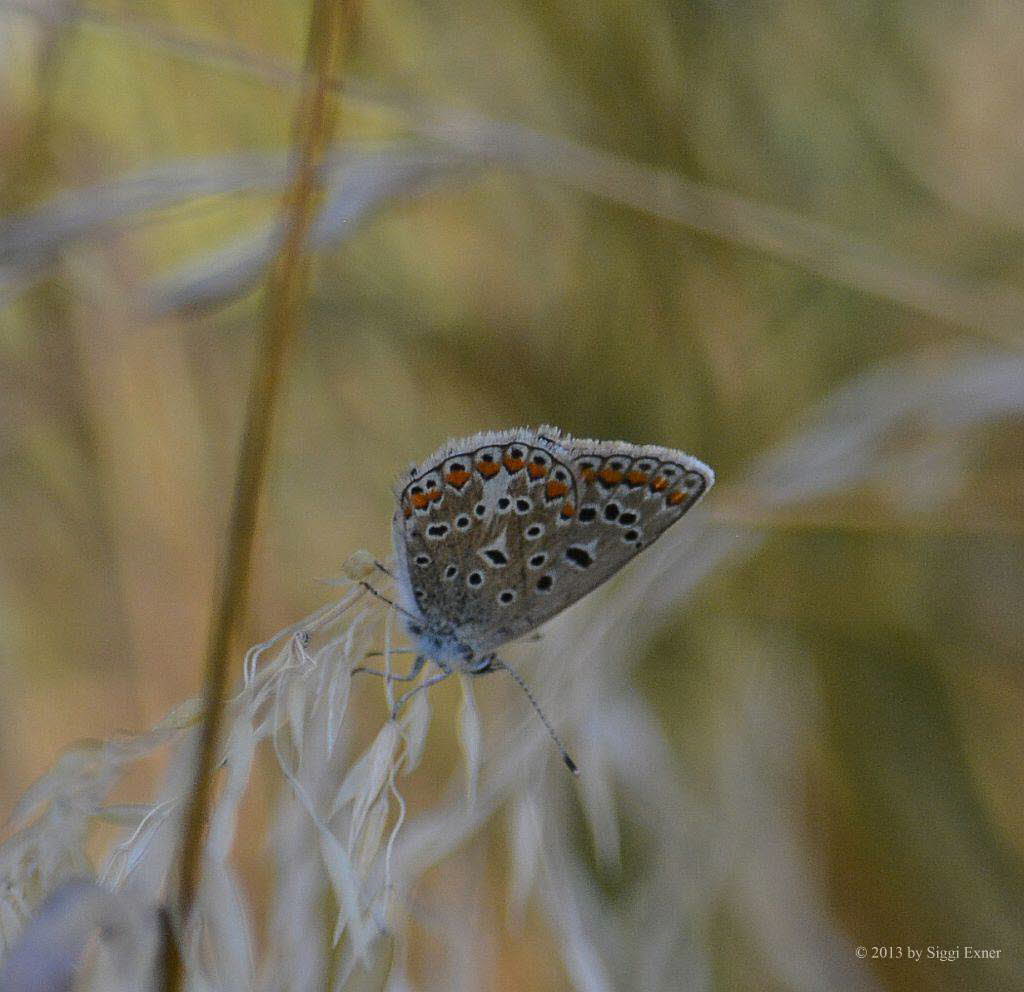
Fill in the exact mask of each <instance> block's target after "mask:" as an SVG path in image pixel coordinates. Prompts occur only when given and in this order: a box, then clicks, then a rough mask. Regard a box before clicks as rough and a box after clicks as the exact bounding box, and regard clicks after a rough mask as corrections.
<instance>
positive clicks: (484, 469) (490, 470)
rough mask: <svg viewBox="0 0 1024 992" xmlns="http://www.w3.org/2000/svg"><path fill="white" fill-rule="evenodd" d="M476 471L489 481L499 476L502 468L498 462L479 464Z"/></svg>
mask: <svg viewBox="0 0 1024 992" xmlns="http://www.w3.org/2000/svg"><path fill="white" fill-rule="evenodd" d="M476 470H477V471H478V472H479V473H480V474H481V475H482V476H483V477H484V478H485V479H489V478H490V477H491V476H492V475H497V474H498V473H499V472H500V471H501V466H500V465H499V464H498V463H497V462H483V461H481V462H477V463H476Z"/></svg>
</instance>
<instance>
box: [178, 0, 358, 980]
mask: <svg viewBox="0 0 1024 992" xmlns="http://www.w3.org/2000/svg"><path fill="white" fill-rule="evenodd" d="M348 14H349V7H348V3H347V0H314V2H313V8H312V13H311V18H310V25H309V41H308V45H307V50H306V70H307V71H306V78H305V82H304V86H303V89H302V93H301V97H300V101H299V106H298V109H297V112H296V117H295V143H294V148H295V160H294V173H293V178H292V182H291V184H290V187H289V189H288V191H287V193H286V196H285V200H284V204H283V209H282V223H281V246H280V250H279V251H278V253H277V256H276V258H275V259H274V262H273V264H272V266H271V269H270V272H269V276H268V281H267V290H266V300H265V319H264V322H263V329H262V333H261V336H260V342H259V350H258V354H257V358H256V366H255V369H254V372H253V380H252V386H251V389H250V392H249V401H248V408H247V411H246V421H245V430H244V433H243V436H242V445H241V450H240V452H239V456H238V468H237V474H236V478H235V489H234V496H233V499H232V504H231V519H230V523H229V527H228V535H227V545H226V551H225V562H224V570H223V575H222V578H221V584H220V589H219V596H218V602H217V608H216V612H215V614H214V616H213V620H212V627H211V630H210V639H209V642H208V644H207V650H206V675H205V684H204V707H203V725H202V731H201V735H200V740H199V749H198V756H197V759H196V771H195V781H194V787H193V789H192V792H191V795H190V800H189V804H188V808H187V810H186V813H185V820H184V829H183V834H182V850H181V864H180V872H179V876H178V888H177V903H176V910H177V912H176V914H175V915H176V917H177V931H178V934H179V938H180V935H182V934H184V933H185V932H186V928H187V925H188V922H189V918H190V916H191V914H192V910H193V907H194V905H195V901H196V894H197V892H198V890H199V884H200V880H201V877H202V861H203V857H202V855H203V843H204V839H205V834H206V821H207V818H208V816H209V809H210V802H211V796H212V791H213V775H214V771H215V767H214V766H215V764H216V760H217V750H218V742H219V739H220V736H221V728H222V725H223V722H224V703H225V698H226V695H227V688H228V684H229V676H230V673H231V665H230V652H231V649H232V647H233V645H234V644H235V642H236V641H237V634H238V630H239V626H240V624H241V622H242V619H243V617H244V614H245V608H246V600H247V597H248V589H249V573H250V570H251V564H252V548H253V538H254V535H255V531H256V520H257V513H258V510H259V497H260V493H261V491H262V488H263V480H264V476H265V474H266V465H267V456H268V452H269V450H270V441H271V429H272V426H273V418H274V411H275V408H276V406H277V400H278V396H279V393H280V388H281V381H282V378H283V375H284V371H285V368H286V363H287V359H288V355H289V353H290V351H291V348H292V345H293V341H294V338H295V335H296V330H297V327H298V323H299V311H300V304H301V300H302V297H303V292H304V289H305V283H306V271H307V265H306V258H305V246H306V242H307V239H308V235H309V231H310V228H311V227H312V224H313V221H314V219H315V217H316V214H317V208H318V206H319V202H320V199H321V188H320V171H321V165H322V163H323V159H324V153H325V150H326V148H327V144H328V141H329V139H330V135H331V132H332V129H333V126H334V113H333V98H332V94H331V86H332V82H334V81H336V80H337V78H338V74H339V73H338V70H339V68H340V66H339V63H340V56H341V50H342V42H343V39H344V36H345V27H346V24H347V21H348ZM164 956H165V961H164V979H165V980H164V987H165V989H167V990H168V992H181V990H183V989H184V987H185V978H186V976H185V964H184V958H183V955H182V953H181V950H180V948H179V947H177V946H174V942H173V941H171V942H168V949H167V950H166V951H165V955H164Z"/></svg>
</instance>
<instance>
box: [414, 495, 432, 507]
mask: <svg viewBox="0 0 1024 992" xmlns="http://www.w3.org/2000/svg"><path fill="white" fill-rule="evenodd" d="M409 499H411V500H412V505H413V506H415V507H416V509H417V510H422V509H423V508H424V507H425V506H428V505H429V503H430V496H428V495H427V494H426V493H413V494H412V495H411V496H410V497H409Z"/></svg>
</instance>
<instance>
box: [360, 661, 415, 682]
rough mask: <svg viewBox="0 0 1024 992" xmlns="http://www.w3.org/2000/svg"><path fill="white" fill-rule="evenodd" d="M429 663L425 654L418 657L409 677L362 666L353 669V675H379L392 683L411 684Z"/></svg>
mask: <svg viewBox="0 0 1024 992" xmlns="http://www.w3.org/2000/svg"><path fill="white" fill-rule="evenodd" d="M426 663H427V656H426V655H423V654H418V655H416V660H415V661H414V662H413V663H412V668H411V669H410V670H409V674H408V675H395V674H394V673H393V672H381V671H378V670H377V669H376V668H367V667H366V666H365V665H360V666H359V667H358V668H353V669H352V674H353V675H358V674H360V673H364V674H366V675H379V676H380V677H381V678H382V679H389V680H390V681H392V682H411V681H412V680H413V679H414V678H416V677H417V676H418V675H419V674H420V672H422V671H423V666H424V665H425V664H426Z"/></svg>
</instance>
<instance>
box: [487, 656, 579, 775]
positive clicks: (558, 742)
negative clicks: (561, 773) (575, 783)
mask: <svg viewBox="0 0 1024 992" xmlns="http://www.w3.org/2000/svg"><path fill="white" fill-rule="evenodd" d="M491 668H500V669H501V670H502V671H503V672H508V674H509V675H510V676H512V681H513V682H515V684H516V685H517V686H519V688H520V689H522V690H523V692H525V693H526V698H527V699H528V700H530V705H531V706H533V708H534V709H535V710H536V711H537V716H539V717H540V721H541V723H543V724H544V726H545V727H546V728H547V731H548V733H549V734H550V735H551V739H552V740H553V741H554V742H555V747H557V748H558V750H559V753H560V754H561V755H562V761H564V762H565V767H566V768H568V769H569V771H571V772H572V773H573V775H579V773H580V770H579V768H578V767H577V766H576V762H575V761H573V760H572V758H570V757H569V752H568V751H566V749H565V745H564V744H563V743H562V739H561V738H560V737H559V736H558V734H556V733H555V728H554V727H552V726H551V724H550V723H548V718H547V717H546V716H545V715H544V711H543V710H542V709H541V708H540V703H538V702H537V700H536V699H534V698H533V693H532V692H530V689H529V686H527V684H526V683H525V682H524V681H523V680H522V677H521V676H520V675H519V673H518V672H517V671H516V670H515V669H514V668H513V667H512V666H511V665H509V664H507V663H506V662H504V661H502V660H501V659H500V658H495V659H493V660H492V661H491Z"/></svg>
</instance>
